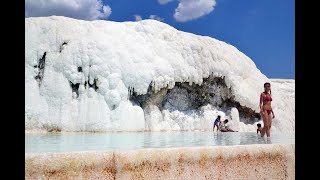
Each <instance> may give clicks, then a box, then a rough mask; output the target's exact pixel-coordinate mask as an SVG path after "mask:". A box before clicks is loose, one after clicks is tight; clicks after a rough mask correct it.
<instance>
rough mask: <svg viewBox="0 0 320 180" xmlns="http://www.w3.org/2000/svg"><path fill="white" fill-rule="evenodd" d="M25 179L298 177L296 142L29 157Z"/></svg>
mask: <svg viewBox="0 0 320 180" xmlns="http://www.w3.org/2000/svg"><path fill="white" fill-rule="evenodd" d="M25 178H26V179H121V180H122V179H123V180H128V179H161V180H163V179H225V180H229V179H243V180H244V179H245V180H248V179H254V180H256V179H272V180H277V179H279V180H280V179H281V180H282V179H286V180H292V179H295V145H294V144H259V145H238V146H215V147H188V148H159V149H141V150H131V151H103V152H97V151H95V152H67V153H40V154H33V153H26V156H25Z"/></svg>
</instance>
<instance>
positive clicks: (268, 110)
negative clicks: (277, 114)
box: [264, 94, 272, 115]
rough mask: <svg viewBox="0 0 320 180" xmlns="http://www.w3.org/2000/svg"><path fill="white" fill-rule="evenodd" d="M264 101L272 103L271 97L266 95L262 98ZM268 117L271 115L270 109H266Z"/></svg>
mask: <svg viewBox="0 0 320 180" xmlns="http://www.w3.org/2000/svg"><path fill="white" fill-rule="evenodd" d="M264 100H265V101H272V97H271V95H269V96H268V94H266V97H265V98H264ZM266 111H267V113H268V115H269V114H270V113H271V109H266Z"/></svg>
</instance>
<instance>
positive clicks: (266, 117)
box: [261, 110, 268, 137]
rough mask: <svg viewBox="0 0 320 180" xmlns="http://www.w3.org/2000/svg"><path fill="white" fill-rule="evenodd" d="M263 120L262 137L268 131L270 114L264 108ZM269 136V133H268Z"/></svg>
mask: <svg viewBox="0 0 320 180" xmlns="http://www.w3.org/2000/svg"><path fill="white" fill-rule="evenodd" d="M261 116H262V120H263V128H262V131H261V137H264V134H265V133H266V132H267V129H266V127H267V124H268V114H267V111H266V110H263V111H262V114H261ZM267 136H268V134H267Z"/></svg>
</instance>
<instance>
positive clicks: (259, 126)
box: [257, 123, 262, 134]
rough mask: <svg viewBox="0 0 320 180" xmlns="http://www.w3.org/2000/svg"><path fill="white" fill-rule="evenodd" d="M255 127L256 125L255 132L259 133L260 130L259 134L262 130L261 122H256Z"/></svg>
mask: <svg viewBox="0 0 320 180" xmlns="http://www.w3.org/2000/svg"><path fill="white" fill-rule="evenodd" d="M257 127H258V129H257V133H259V132H260V134H261V132H262V127H261V124H260V123H258V124H257Z"/></svg>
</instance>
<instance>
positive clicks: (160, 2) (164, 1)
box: [158, 0, 173, 4]
mask: <svg viewBox="0 0 320 180" xmlns="http://www.w3.org/2000/svg"><path fill="white" fill-rule="evenodd" d="M170 1H173V0H158V2H159V4H167V3H168V2H170Z"/></svg>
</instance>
